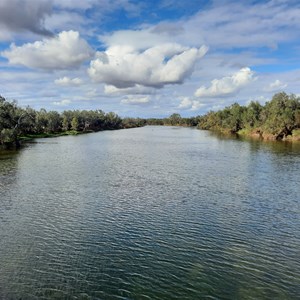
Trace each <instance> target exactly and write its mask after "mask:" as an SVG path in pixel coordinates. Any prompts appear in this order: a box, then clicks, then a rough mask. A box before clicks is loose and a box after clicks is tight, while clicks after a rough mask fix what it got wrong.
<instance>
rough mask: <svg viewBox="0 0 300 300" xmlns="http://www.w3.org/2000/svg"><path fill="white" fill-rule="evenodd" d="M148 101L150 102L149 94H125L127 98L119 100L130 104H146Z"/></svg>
mask: <svg viewBox="0 0 300 300" xmlns="http://www.w3.org/2000/svg"><path fill="white" fill-rule="evenodd" d="M149 102H150V97H149V96H145V97H138V96H127V98H125V99H122V100H121V103H123V104H131V105H140V104H148V103H149Z"/></svg>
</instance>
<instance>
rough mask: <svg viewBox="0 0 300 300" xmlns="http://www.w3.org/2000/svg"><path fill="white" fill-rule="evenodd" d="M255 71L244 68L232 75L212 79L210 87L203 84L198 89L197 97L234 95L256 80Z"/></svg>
mask: <svg viewBox="0 0 300 300" xmlns="http://www.w3.org/2000/svg"><path fill="white" fill-rule="evenodd" d="M253 75H254V73H253V71H251V69H250V68H242V69H240V70H239V71H238V72H236V73H234V74H233V75H232V76H226V77H223V78H221V79H214V80H212V81H211V86H210V87H205V86H201V87H200V88H199V89H197V90H196V92H195V96H197V97H219V96H226V95H232V94H234V93H236V92H238V91H239V90H240V89H241V88H242V87H243V86H245V85H247V84H249V83H250V82H252V81H253V80H254V77H253Z"/></svg>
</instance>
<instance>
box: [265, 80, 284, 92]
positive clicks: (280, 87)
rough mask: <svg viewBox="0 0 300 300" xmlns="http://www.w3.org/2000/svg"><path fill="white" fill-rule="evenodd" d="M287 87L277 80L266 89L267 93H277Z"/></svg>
mask: <svg viewBox="0 0 300 300" xmlns="http://www.w3.org/2000/svg"><path fill="white" fill-rule="evenodd" d="M286 87H287V84H285V83H282V82H281V81H280V80H278V79H276V80H275V81H274V82H271V83H270V84H269V85H268V86H266V87H265V88H264V90H265V91H266V92H276V91H279V90H283V89H285V88H286Z"/></svg>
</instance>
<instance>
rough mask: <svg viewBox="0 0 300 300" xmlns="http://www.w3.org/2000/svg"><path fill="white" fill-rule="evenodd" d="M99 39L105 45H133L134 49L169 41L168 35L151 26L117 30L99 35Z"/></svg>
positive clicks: (143, 48) (142, 48)
mask: <svg viewBox="0 0 300 300" xmlns="http://www.w3.org/2000/svg"><path fill="white" fill-rule="evenodd" d="M100 40H101V41H102V42H104V43H105V44H106V46H107V47H113V46H114V45H119V46H129V47H133V48H134V49H136V50H145V49H147V48H151V47H153V45H159V44H165V43H168V42H170V37H169V36H168V35H163V34H158V33H155V32H153V30H152V29H151V28H148V29H143V30H118V31H115V32H114V33H112V34H110V35H103V36H101V37H100Z"/></svg>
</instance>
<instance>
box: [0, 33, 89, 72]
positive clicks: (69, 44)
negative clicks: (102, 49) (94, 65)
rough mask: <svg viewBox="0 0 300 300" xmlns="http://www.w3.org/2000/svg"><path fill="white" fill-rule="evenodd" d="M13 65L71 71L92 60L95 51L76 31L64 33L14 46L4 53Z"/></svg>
mask: <svg viewBox="0 0 300 300" xmlns="http://www.w3.org/2000/svg"><path fill="white" fill-rule="evenodd" d="M1 55H2V56H4V57H6V58H7V59H8V60H9V62H10V63H11V64H21V65H24V66H26V67H29V68H38V69H45V70H54V69H71V68H75V67H78V66H80V65H81V64H82V63H83V62H84V61H86V60H88V59H90V58H91V57H92V55H93V51H92V49H91V48H90V46H89V45H88V44H87V42H86V41H85V40H83V39H82V38H80V36H79V33H78V32H76V31H63V32H61V33H59V34H58V36H56V37H54V38H49V39H43V40H42V41H37V42H35V43H27V44H24V45H23V46H20V47H17V46H16V45H14V44H12V45H11V46H10V49H9V50H6V51H3V52H2V53H1Z"/></svg>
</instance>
